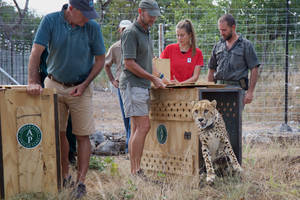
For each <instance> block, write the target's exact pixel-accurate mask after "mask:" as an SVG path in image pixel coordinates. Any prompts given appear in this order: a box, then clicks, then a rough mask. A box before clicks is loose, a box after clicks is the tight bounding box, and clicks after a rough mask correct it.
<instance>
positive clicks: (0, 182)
mask: <svg viewBox="0 0 300 200" xmlns="http://www.w3.org/2000/svg"><path fill="white" fill-rule="evenodd" d="M1 97H2V93H1V92H0V113H1ZM2 155H3V151H2V128H1V115H0V199H4V198H5V195H4V173H3V157H2Z"/></svg>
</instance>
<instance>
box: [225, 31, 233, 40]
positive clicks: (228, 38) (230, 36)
mask: <svg viewBox="0 0 300 200" xmlns="http://www.w3.org/2000/svg"><path fill="white" fill-rule="evenodd" d="M231 38H232V33H230V34H229V35H228V36H227V37H226V38H224V40H227V41H228V40H230V39H231Z"/></svg>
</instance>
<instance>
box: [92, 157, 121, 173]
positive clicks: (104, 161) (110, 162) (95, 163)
mask: <svg viewBox="0 0 300 200" xmlns="http://www.w3.org/2000/svg"><path fill="white" fill-rule="evenodd" d="M107 167H110V169H111V170H110V172H111V174H112V175H116V174H118V165H117V164H116V163H115V162H114V159H113V158H112V157H104V158H103V157H100V156H94V155H93V156H91V158H90V165H89V169H95V170H98V171H104V170H105V169H106V168H107Z"/></svg>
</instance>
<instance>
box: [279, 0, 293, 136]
mask: <svg viewBox="0 0 300 200" xmlns="http://www.w3.org/2000/svg"><path fill="white" fill-rule="evenodd" d="M289 4H290V0H286V34H285V98H284V100H285V107H284V124H281V126H280V131H281V132H285V131H289V132H292V129H291V127H290V126H289V125H288V124H287V122H288V96H289V94H288V84H289V23H290V22H289Z"/></svg>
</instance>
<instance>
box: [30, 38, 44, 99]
mask: <svg viewBox="0 0 300 200" xmlns="http://www.w3.org/2000/svg"><path fill="white" fill-rule="evenodd" d="M44 50H45V47H44V46H42V45H39V44H33V46H32V49H31V53H30V56H29V64H28V86H27V92H28V93H29V94H34V95H38V94H41V93H42V91H43V88H42V85H41V76H40V72H39V67H40V59H41V55H42V53H43V51H44Z"/></svg>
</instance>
